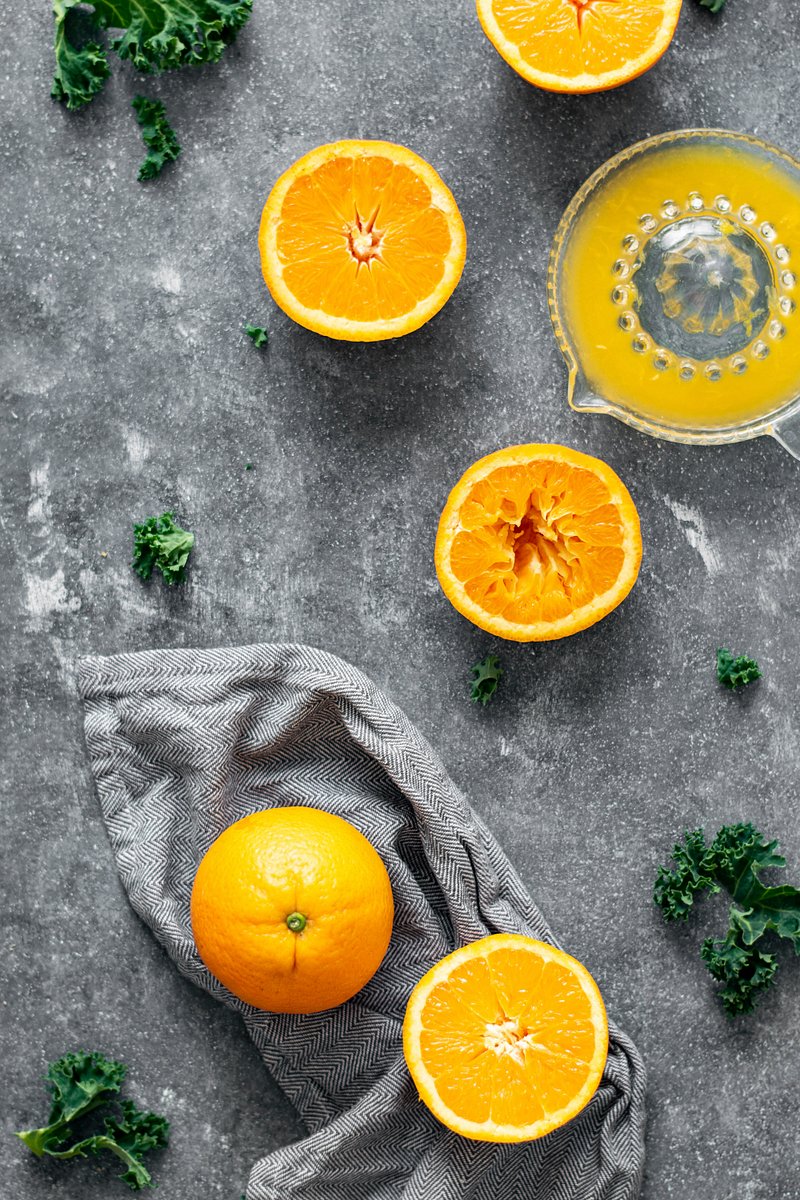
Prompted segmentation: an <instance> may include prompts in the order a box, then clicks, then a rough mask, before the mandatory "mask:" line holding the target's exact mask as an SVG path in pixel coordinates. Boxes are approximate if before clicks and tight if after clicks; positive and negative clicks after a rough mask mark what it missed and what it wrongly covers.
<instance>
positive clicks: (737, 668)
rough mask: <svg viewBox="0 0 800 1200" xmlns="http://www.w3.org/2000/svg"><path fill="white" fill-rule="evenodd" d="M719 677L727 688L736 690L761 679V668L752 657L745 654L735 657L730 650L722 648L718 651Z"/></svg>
mask: <svg viewBox="0 0 800 1200" xmlns="http://www.w3.org/2000/svg"><path fill="white" fill-rule="evenodd" d="M717 679H718V680H719V681H720V683H722V684H724V685H725V687H726V688H730V690H731V691H736V689H737V688H741V687H746V686H747V684H748V683H755V681H756V679H761V669H760V668H759V665H758V663H757V662H755V661H754V660H753V659H752V658H746V657H745V655H743V654H740V655H739V657H738V658H734V656H733V655H732V654H731V652H730V650H721V649H720V650H718V651H717Z"/></svg>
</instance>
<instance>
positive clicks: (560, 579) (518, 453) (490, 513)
mask: <svg viewBox="0 0 800 1200" xmlns="http://www.w3.org/2000/svg"><path fill="white" fill-rule="evenodd" d="M641 559H642V538H641V532H640V527H639V515H638V513H637V511H636V507H635V505H634V503H633V500H632V499H631V496H630V493H629V492H628V489H627V488H626V487H625V484H624V483H623V482H622V480H621V479H620V478H619V476H618V475H617V474H616V472H615V471H613V470H612V469H611V467H609V466H608V465H607V464H606V463H604V462H601V460H600V459H599V458H592V457H591V456H590V455H588V454H581V453H580V451H578V450H571V449H569V447H567V446H556V445H539V444H532V445H526V446H509V447H508V448H507V449H505V450H497V451H496V452H495V453H494V454H489V455H487V457H486V458H481V459H479V461H478V462H476V463H474V464H473V465H472V466H471V467H470V468H469V470H467V471H466V472H465V473H464V474H463V475H462V477H461V479H460V480H459V481H458V483H457V484H456V486H455V487H454V488H453V490H452V492H451V493H450V495H449V497H448V500H447V503H446V505H445V507H444V511H443V512H442V516H441V519H440V521H439V530H438V533H437V535H436V550H435V560H436V573H437V575H438V577H439V582H440V584H441V586H442V590H443V592H444V593H445V595H446V596H447V598H448V600H449V601H450V603H451V604H452V605H453V607H454V608H456V609H457V610H458V611H459V612H460V613H461V614H462V616H465V617H466V618H467V619H468V620H470V621H472V622H473V623H474V624H475V625H477V626H479V628H481V629H485V630H486V632H487V633H492V634H494V635H495V636H496V637H501V638H507V639H508V640H510V641H516V642H543V641H551V640H553V639H555V638H562V637H568V636H569V635H570V634H573V633H579V632H580V631H581V630H582V629H586V628H588V626H589V625H594V623H595V622H596V621H599V620H600V619H601V618H602V617H605V616H606V615H607V614H608V613H610V612H611V610H612V609H614V608H616V607H617V605H618V604H620V603H621V602H622V601H623V600H624V599H625V597H626V596H627V594H628V592H629V591H630V590H631V588H632V587H633V585H634V583H635V582H636V578H637V576H638V574H639V566H640V563H641Z"/></svg>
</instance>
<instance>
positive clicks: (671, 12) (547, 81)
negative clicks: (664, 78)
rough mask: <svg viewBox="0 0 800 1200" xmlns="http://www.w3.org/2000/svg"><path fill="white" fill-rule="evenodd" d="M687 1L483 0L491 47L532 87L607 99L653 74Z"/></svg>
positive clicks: (480, 3)
mask: <svg viewBox="0 0 800 1200" xmlns="http://www.w3.org/2000/svg"><path fill="white" fill-rule="evenodd" d="M681 3H682V0H477V6H478V16H479V18H480V22H481V24H482V26H483V29H484V32H485V34H486V36H487V37H488V39H489V41H490V42H491V43H492V45H493V46H494V48H495V50H497V52H498V54H500V55H501V56H502V57H503V58H504V59H505V60H506V62H507V63H508V64H509V66H511V67H513V68H514V70H515V71H517V72H518V74H520V75H521V76H522V77H523V79H527V80H528V82H529V83H534V84H536V86H537V87H540V88H545V89H547V90H548V91H552V92H602V91H605V90H606V89H608V88H614V87H619V85H620V84H622V83H628V82H629V81H630V80H631V79H636V77H637V76H638V75H642V74H643V73H644V72H645V71H647V70H649V68H650V67H652V66H653V64H654V63H656V62H657V61H658V59H659V58H661V55H662V54H663V53H664V51H665V50H666V49H667V47H668V46H669V44H670V42H671V41H672V38H673V35H674V33H675V28H676V26H677V24H678V18H679V16H680V12H681Z"/></svg>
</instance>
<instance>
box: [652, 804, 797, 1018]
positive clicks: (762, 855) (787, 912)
mask: <svg viewBox="0 0 800 1200" xmlns="http://www.w3.org/2000/svg"><path fill="white" fill-rule="evenodd" d="M777 846H778V843H777V842H767V841H765V839H764V837H763V835H762V834H761V833H759V831H758V830H757V829H756V828H755V826H754V825H751V824H749V823H748V824H739V825H725V826H723V828H722V829H720V831H719V833H718V834H717V836H716V837H715V838H714V840H713V842H712V843H711V845H710V846H706V843H705V837H704V834H703V830H702V829H695V830H692V831H691V832H687V833H685V834H684V842H683V845H681V844H680V843H678V844H677V845H676V846H675V848H674V850H673V854H672V861H673V863H674V866H673V867H672V868H670V867H660V868H659V871H658V876H657V878H656V882H655V887H654V890H653V899H654V901H655V903H656V904H657V905H658V906H659V908H660V909H661V911H662V913H663V914H664V918H665V919H666V920H668V921H680V920H686V918H687V917H688V915H689V912H690V910H691V908H692V905H693V903H694V900H695V897H696V896H697V895H698V894H699V893H700V892H702V891H708V892H711V893H712V894H713V893H715V892H719V891H721V890H722V889H724V890H725V891H727V892H729V893H730V895H731V897H732V899H733V904H732V905H731V908H730V913H729V925H728V932H727V933H726V935H725V937H724V938H721V939H719V940H717V939H714V938H707V939H706V941H705V942H704V943H703V947H702V950H701V952H700V954H701V957H702V959H703V961H704V962H705V964H706V966H707V967H708V969H709V971H710V972H711V974H712V975H713V977H714V979H716V980H717V981H718V982H720V983H722V984H724V985H725V986H724V987H723V988H722V990H721V991H720V993H719V996H720V999H721V1001H722V1005H723V1008H724V1009H725V1012H726V1013H727V1014H728V1016H731V1017H733V1016H736V1015H737V1014H738V1013H747V1012H751V1011H752V1010H753V1008H755V1006H756V1003H757V1001H758V998H759V996H760V994H761V993H762V992H763V991H765V990H766V989H767V988H768V987H770V986H771V984H772V982H773V980H774V977H775V972H776V971H777V969H778V962H777V959H776V958H775V955H774V954H770V953H766V952H764V951H763V950H762V949H761V945H756V943H757V942H760V939H761V938H762V937H763V936H764V935H765V934H766V933H769V932H772V933H775V934H777V935H778V936H779V937H782V938H787V939H788V940H789V941H790V942H791V943H792V945H793V946H794V950H795V953H796V954H800V890H798V889H797V888H794V887H789V886H786V885H784V886H780V887H767V886H765V885H764V884H763V883H762V882H761V880H760V879H759V878H758V873H759V871H762V870H765V869H766V868H768V867H784V866H785V865H786V860H785V858H784V857H783V856H782V855H781V854H778V853H776V850H777Z"/></svg>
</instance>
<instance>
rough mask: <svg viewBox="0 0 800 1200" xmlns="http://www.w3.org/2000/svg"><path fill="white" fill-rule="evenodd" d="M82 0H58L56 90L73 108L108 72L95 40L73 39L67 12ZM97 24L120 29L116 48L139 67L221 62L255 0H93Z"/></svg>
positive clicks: (113, 42) (84, 100)
mask: <svg viewBox="0 0 800 1200" xmlns="http://www.w3.org/2000/svg"><path fill="white" fill-rule="evenodd" d="M82 3H83V0H54V3H53V15H54V17H55V23H56V31H55V54H56V74H55V79H54V80H53V90H52V93H51V94H52V95H53V97H54V98H55V99H57V100H63V101H65V102H66V104H67V107H68V108H80V107H81V105H83V104H87V103H88V102H89V101H90V100H91V99H92V98H93V97H94V96H95V95H96V94H97V93H98V92H99V91H100V89H101V88H102V86H103V84H104V83H105V81H106V79H107V78H108V75H109V69H108V61H107V59H106V52H105V50H104V49H103V47H102V46H100V45H99V44H98V43H96V42H90V43H89V44H88V45H87V46H84V47H83V49H79V48H77V47H76V46H75V44H74V42H72V41H71V40H70V37H69V30H68V27H67V25H68V22H67V18H68V14H69V12H70V10H71V9H73V8H75V7H76V5H78V4H82ZM91 7H92V10H93V11H92V12H91V13H90V14H89V17H90V18H91V21H92V24H93V27H94V28H95V29H98V30H102V29H119V30H121V31H122V32H121V36H119V37H115V38H112V40H111V49H112V50H114V51H116V53H117V54H118V55H119V57H120V58H127V59H130V61H131V62H132V63H133V65H134V67H136V69H137V70H138V71H144V72H146V73H147V74H152V73H153V72H155V71H166V70H171V69H174V68H177V67H186V66H198V65H199V64H200V63H207V62H217V61H218V60H219V59H220V58H221V56H222V54H223V51H224V50H225V47H226V46H227V45H229V44H230V43H231V42H232V41H234V39H235V37H236V34H237V33H238V31H239V30H240V29H241V27H242V26H243V25H244V24H245V22H246V21H247V20H248V18H249V17H250V14H251V13H252V11H253V0H92V3H91Z"/></svg>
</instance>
